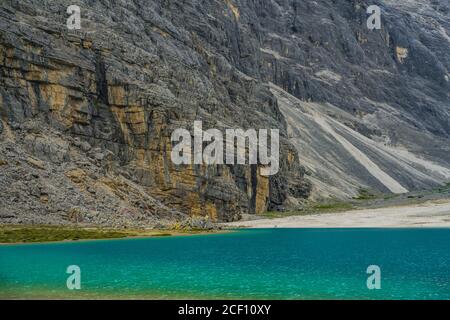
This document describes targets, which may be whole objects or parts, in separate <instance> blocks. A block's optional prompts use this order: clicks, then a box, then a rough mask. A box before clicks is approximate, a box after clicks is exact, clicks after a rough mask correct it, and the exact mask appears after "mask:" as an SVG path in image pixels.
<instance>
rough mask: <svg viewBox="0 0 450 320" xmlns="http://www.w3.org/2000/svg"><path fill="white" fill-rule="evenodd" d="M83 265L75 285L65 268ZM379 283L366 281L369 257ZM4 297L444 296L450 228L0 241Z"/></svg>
mask: <svg viewBox="0 0 450 320" xmlns="http://www.w3.org/2000/svg"><path fill="white" fill-rule="evenodd" d="M69 265H77V266H79V267H80V270H81V290H78V291H77V290H75V291H70V290H68V289H67V286H66V280H67V278H68V277H69V275H68V274H66V269H67V267H68V266H69ZM370 265H377V266H379V267H380V269H381V289H380V290H369V289H368V288H367V278H368V277H369V276H370V275H369V274H367V272H366V271H367V267H368V266H370ZM0 297H1V298H69V299H71V298H75V299H78V298H124V299H141V298H143V299H171V298H175V299H184V298H193V299H221V298H225V299H450V229H261V230H241V231H237V232H233V233H225V234H213V235H198V236H181V237H162V238H150V239H125V240H108V241H86V242H71V243H53V244H27V245H6V246H0Z"/></svg>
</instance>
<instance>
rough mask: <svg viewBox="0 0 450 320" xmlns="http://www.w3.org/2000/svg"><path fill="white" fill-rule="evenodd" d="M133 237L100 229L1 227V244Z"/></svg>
mask: <svg viewBox="0 0 450 320" xmlns="http://www.w3.org/2000/svg"><path fill="white" fill-rule="evenodd" d="M129 236H132V234H129V233H126V232H120V231H102V230H98V229H84V228H65V227H33V226H29V227H25V226H2V227H0V243H29V242H54V241H76V240H94V239H116V238H125V237H129Z"/></svg>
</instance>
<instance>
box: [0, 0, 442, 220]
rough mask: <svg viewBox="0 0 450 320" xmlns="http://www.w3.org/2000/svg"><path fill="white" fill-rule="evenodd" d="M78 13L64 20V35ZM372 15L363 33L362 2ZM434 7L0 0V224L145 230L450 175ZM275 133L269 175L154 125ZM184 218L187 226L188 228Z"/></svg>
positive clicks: (420, 184)
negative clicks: (190, 147)
mask: <svg viewBox="0 0 450 320" xmlns="http://www.w3.org/2000/svg"><path fill="white" fill-rule="evenodd" d="M72 4H77V5H79V6H80V8H81V18H82V20H81V27H82V29H81V30H76V31H70V30H68V29H67V27H66V19H67V17H68V15H67V14H66V10H67V7H68V6H69V5H72ZM370 4H378V5H379V6H380V7H381V8H382V18H383V19H382V22H383V23H382V29H381V30H372V31H370V30H368V29H367V27H366V19H367V14H366V8H367V7H368V5H370ZM449 10H450V4H449V3H448V1H446V0H435V1H431V2H429V1H427V2H426V3H425V2H423V1H419V0H414V1H390V0H386V1H380V0H376V1H370V3H369V1H365V0H348V1H347V0H346V1H344V0H342V1H328V0H318V1H300V0H295V1H291V0H289V1H288V0H263V1H244V0H223V1H222V0H217V1H200V0H192V1H181V0H176V1H167V0H153V1H144V0H134V1H121V0H102V1H90V0H77V1H66V0H58V1H54V0H53V1H50V0H39V1H37V0H5V1H2V2H1V3H0V202H1V206H0V223H36V224H54V223H57V224H68V223H80V222H84V223H88V224H96V225H109V226H141V227H142V226H151V225H155V224H157V223H170V222H171V221H175V220H178V221H184V220H186V219H187V218H188V217H190V216H191V217H192V216H193V217H195V216H202V217H209V218H210V219H211V220H213V221H234V220H237V219H239V218H240V217H241V215H242V214H248V213H250V214H257V213H262V212H264V211H266V210H286V209H296V208H299V207H301V206H302V204H303V203H304V201H305V200H306V199H308V198H312V199H314V198H321V197H338V198H348V197H353V196H355V195H357V193H358V190H360V189H361V188H367V189H373V190H376V191H379V192H394V193H401V192H406V191H411V190H415V189H422V188H431V187H434V186H436V185H439V184H442V183H445V182H448V181H450V164H449V163H450V156H449V155H450V152H449V151H450V150H449V149H450V143H449V141H450V140H449V138H450V123H449V113H450V94H449V91H450V90H449V89H450V80H449V77H450V71H449V70H450V37H449V35H450V22H449ZM195 120H202V121H203V129H204V130H206V129H209V128H217V129H219V130H225V129H227V128H243V129H249V128H254V129H269V128H277V129H280V135H281V137H280V139H281V140H280V142H281V146H280V147H281V149H280V172H279V173H278V174H277V175H274V176H271V177H264V176H262V175H261V174H260V170H261V168H260V167H259V166H257V165H252V166H239V165H215V166H200V165H191V166H176V165H174V164H173V163H172V161H171V158H170V152H171V149H172V143H171V134H172V132H173V131H174V130H175V129H178V128H186V129H188V130H190V131H192V127H193V123H194V121H195ZM188 224H189V223H188Z"/></svg>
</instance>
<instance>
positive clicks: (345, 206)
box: [261, 201, 355, 219]
mask: <svg viewBox="0 0 450 320" xmlns="http://www.w3.org/2000/svg"><path fill="white" fill-rule="evenodd" d="M352 209H355V207H354V205H353V204H352V203H350V202H341V201H334V202H324V203H314V204H311V205H309V206H307V207H305V208H304V209H303V210H301V211H288V212H273V211H271V212H266V213H263V214H261V216H263V217H265V218H269V219H274V218H283V217H289V216H306V215H311V214H321V213H331V212H340V211H347V210H352Z"/></svg>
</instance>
